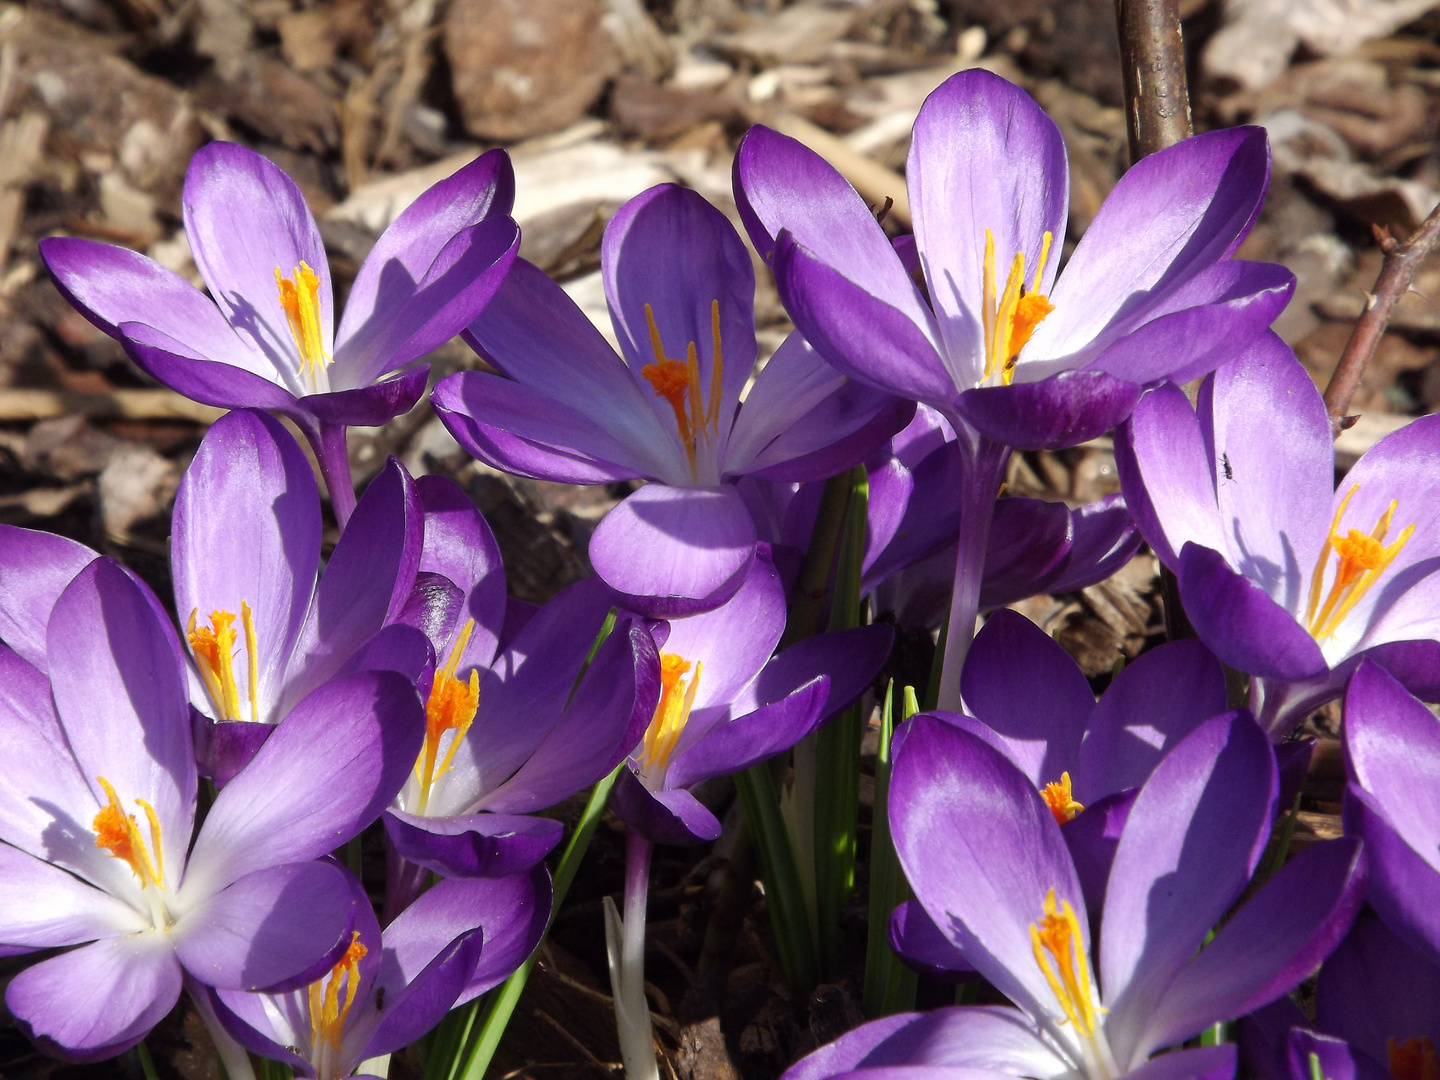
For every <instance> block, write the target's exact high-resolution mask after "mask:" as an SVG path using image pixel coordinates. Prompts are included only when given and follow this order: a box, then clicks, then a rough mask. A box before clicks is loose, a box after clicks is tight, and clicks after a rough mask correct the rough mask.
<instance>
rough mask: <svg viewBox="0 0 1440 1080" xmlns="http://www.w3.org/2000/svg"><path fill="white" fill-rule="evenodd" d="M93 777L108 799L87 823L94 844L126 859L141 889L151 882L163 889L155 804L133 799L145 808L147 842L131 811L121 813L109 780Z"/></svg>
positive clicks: (161, 860) (161, 854)
mask: <svg viewBox="0 0 1440 1080" xmlns="http://www.w3.org/2000/svg"><path fill="white" fill-rule="evenodd" d="M95 779H96V780H98V781H99V783H100V787H101V788H102V789H103V790H104V792H105V796H106V798H107V799H108V800H109V801H108V802H107V803H106V804H105V805H104V806H102V807H100V812H99V813H98V814H96V815H95V820H94V821H92V822H91V823H90V828H92V829H93V830H95V846H96V847H97V848H99V849H100V850H102V851H105V852H108V853H109V854H110V856H111V857H112V858H116V859H119V860H120V861H121V862H123V863H126V864H127V865H128V866H129V867H130V870H131V871H132V872H133V873H134V875H135V876H136V877H137V878H139V879H140V887H141V888H142V889H147V888H149V887H150V886H151V885H154V886H155V888H157V889H163V888H164V887H165V854H164V852H163V851H162V850H161V848H160V819H159V818H157V817H156V816H155V808H154V807H152V806H151V805H150V804H149V803H148V802H146V801H145V800H144V799H136V800H135V805H136V806H138V807H140V809H142V810H144V811H145V818H146V821H147V823H148V824H149V826H150V843H149V845H148V846H147V845H146V843H145V837H144V836H142V835H141V833H140V826H139V825H137V824H136V822H135V815H134V814H127V813H125V809H124V807H123V806H122V805H121V804H120V796H118V795H116V794H115V789H114V788H113V787H111V786H110V781H108V780H106V779H105V778H104V777H103V776H97V777H96V778H95Z"/></svg>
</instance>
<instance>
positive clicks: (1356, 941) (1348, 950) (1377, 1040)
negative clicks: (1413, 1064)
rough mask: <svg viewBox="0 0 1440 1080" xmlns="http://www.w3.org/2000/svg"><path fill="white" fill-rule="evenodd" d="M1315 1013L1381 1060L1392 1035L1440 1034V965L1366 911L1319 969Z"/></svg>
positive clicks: (1328, 1028) (1436, 1036)
mask: <svg viewBox="0 0 1440 1080" xmlns="http://www.w3.org/2000/svg"><path fill="white" fill-rule="evenodd" d="M1315 1018H1316V1021H1317V1022H1318V1023H1319V1025H1320V1027H1321V1028H1323V1029H1324V1030H1325V1031H1328V1032H1331V1033H1333V1034H1335V1035H1339V1036H1340V1037H1341V1038H1343V1039H1345V1040H1346V1041H1348V1042H1349V1043H1351V1044H1352V1045H1353V1046H1355V1047H1357V1048H1358V1049H1360V1050H1362V1051H1364V1052H1365V1053H1366V1054H1368V1055H1370V1056H1371V1057H1372V1058H1374V1059H1375V1060H1376V1061H1385V1060H1386V1058H1387V1056H1388V1055H1387V1053H1386V1051H1387V1044H1388V1043H1389V1041H1390V1040H1391V1039H1395V1040H1397V1041H1402V1042H1403V1041H1405V1040H1407V1039H1419V1038H1429V1039H1430V1040H1432V1041H1434V1040H1437V1039H1440V967H1436V966H1435V965H1433V964H1431V963H1427V962H1426V959H1425V956H1424V954H1423V953H1417V952H1416V951H1415V950H1414V949H1413V948H1411V947H1410V946H1409V945H1408V944H1407V943H1406V942H1405V941H1404V940H1403V939H1401V938H1400V937H1398V936H1396V935H1395V934H1394V933H1393V932H1391V930H1390V929H1389V927H1387V926H1386V925H1385V923H1383V922H1381V921H1380V920H1379V919H1377V918H1375V917H1374V916H1373V915H1370V914H1368V913H1367V914H1363V915H1361V916H1360V918H1359V919H1358V920H1357V921H1356V923H1355V926H1354V928H1353V929H1352V930H1351V931H1350V933H1349V935H1348V936H1347V937H1346V938H1345V940H1344V941H1342V942H1341V943H1340V946H1339V948H1337V949H1336V950H1335V951H1334V952H1333V953H1332V954H1331V955H1330V958H1329V959H1328V960H1326V961H1325V966H1324V967H1322V968H1321V969H1320V981H1319V985H1318V986H1317V987H1316V992H1315Z"/></svg>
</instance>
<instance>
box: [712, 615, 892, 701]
mask: <svg viewBox="0 0 1440 1080" xmlns="http://www.w3.org/2000/svg"><path fill="white" fill-rule="evenodd" d="M894 642H895V633H894V631H893V630H892V629H891V628H890V627H888V626H881V625H871V626H860V627H856V628H855V629H853V630H836V631H832V632H831V633H828V634H817V635H815V636H814V637H812V638H805V639H804V640H803V641H797V642H796V643H795V644H794V645H791V646H790V647H789V648H788V649H785V650H784V651H783V652H781V653H780V655H778V656H776V657H775V658H774V659H773V660H771V661H770V662H769V663H768V664H766V665H765V667H764V668H763V669H762V670H761V672H760V675H759V677H758V678H757V679H756V680H755V681H754V682H753V683H751V684H750V685H749V686H747V687H746V688H745V691H744V692H743V693H742V694H741V695H740V696H739V697H737V698H736V699H735V705H734V709H733V710H732V712H733V713H736V714H738V713H744V712H746V711H747V710H751V709H757V708H760V707H762V706H765V705H769V704H771V703H772V702H776V701H779V700H780V699H781V698H783V697H785V696H787V695H788V694H790V692H791V691H793V690H796V689H798V688H799V687H800V686H803V685H804V684H805V683H808V682H809V681H810V680H811V679H813V678H815V676H817V675H825V676H827V677H828V678H829V680H830V693H829V696H828V697H827V698H826V699H825V711H824V713H823V714H822V715H823V716H825V717H830V716H834V715H835V714H836V713H837V712H839V711H840V710H841V709H843V708H845V707H846V706H847V705H849V704H850V703H851V702H852V701H854V700H855V699H856V698H858V697H859V696H860V695H861V694H863V693H864V692H865V691H866V690H867V689H869V687H870V685H871V684H872V683H873V682H874V681H875V678H876V676H878V675H879V674H880V669H881V668H882V667H883V666H884V664H885V661H886V660H888V659H890V649H891V646H892V645H893V644H894Z"/></svg>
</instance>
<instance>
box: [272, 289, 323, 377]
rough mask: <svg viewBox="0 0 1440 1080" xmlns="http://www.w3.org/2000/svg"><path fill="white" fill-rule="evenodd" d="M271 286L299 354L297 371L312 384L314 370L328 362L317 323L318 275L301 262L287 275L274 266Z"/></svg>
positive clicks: (318, 323) (318, 303)
mask: <svg viewBox="0 0 1440 1080" xmlns="http://www.w3.org/2000/svg"><path fill="white" fill-rule="evenodd" d="M275 285H276V287H277V288H278V289H279V290H280V306H281V307H282V308H284V309H285V321H286V322H288V323H289V324H290V336H291V337H292V338H293V339H294V341H295V348H296V351H298V352H299V353H300V371H301V373H302V374H304V375H308V376H309V377H310V384H311V385H312V386H313V385H314V384H315V372H316V370H317V369H323V368H324V367H325V365H326V364H328V363H329V362H330V354H329V353H327V352H326V351H325V333H324V330H323V329H322V327H321V323H320V276H319V275H318V274H316V273H315V271H314V270H312V269H310V267H309V265H308V264H307V263H304V262H302V263H301V264H300V265H299V266H297V267H295V269H294V270H293V271H291V274H290V276H289V277H286V276H285V275H283V274H282V273H280V267H278V266H277V267H275Z"/></svg>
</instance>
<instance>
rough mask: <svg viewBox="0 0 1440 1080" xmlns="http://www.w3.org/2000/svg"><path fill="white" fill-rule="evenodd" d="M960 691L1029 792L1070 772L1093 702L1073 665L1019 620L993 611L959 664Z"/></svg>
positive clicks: (1044, 637)
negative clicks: (1022, 776)
mask: <svg viewBox="0 0 1440 1080" xmlns="http://www.w3.org/2000/svg"><path fill="white" fill-rule="evenodd" d="M960 693H961V696H962V697H963V698H964V699H965V703H966V706H967V707H968V708H969V710H970V712H971V714H972V715H973V716H975V717H976V718H977V719H979V720H980V721H981V722H982V723H984V724H985V725H986V726H987V727H989V728H990V729H991V730H992V731H994V732H995V733H996V734H998V735H999V736H1000V738H1001V739H1002V740H1003V742H1004V744H1005V746H1006V747H1007V756H1009V757H1010V759H1011V760H1012V761H1014V762H1016V764H1017V765H1019V767H1020V770H1021V771H1022V772H1023V773H1024V774H1025V775H1026V776H1027V777H1028V778H1029V780H1030V783H1032V784H1034V785H1035V786H1036V787H1044V786H1045V785H1046V784H1048V783H1051V782H1053V781H1058V780H1059V779H1060V774H1061V773H1062V772H1066V771H1070V772H1075V771H1077V768H1078V764H1079V761H1080V740H1081V739H1082V738H1083V736H1084V734H1085V728H1086V725H1087V724H1089V722H1090V715H1091V713H1093V712H1094V711H1095V697H1094V695H1093V694H1092V693H1091V690H1090V683H1089V682H1088V681H1087V680H1086V678H1085V674H1084V672H1082V671H1081V670H1080V666H1079V665H1078V664H1076V663H1075V661H1074V660H1072V659H1070V656H1069V654H1068V653H1066V652H1065V650H1064V649H1063V648H1061V647H1060V646H1059V645H1058V644H1057V643H1056V642H1055V640H1054V639H1053V638H1051V637H1050V635H1049V634H1047V633H1045V631H1043V630H1041V629H1040V628H1039V627H1038V626H1036V625H1035V624H1034V623H1032V622H1031V621H1030V620H1029V619H1027V618H1025V616H1023V615H1020V614H1017V613H1016V612H1013V611H997V612H995V614H994V615H992V616H990V619H989V621H987V622H986V623H985V626H984V628H983V629H982V630H981V631H980V633H978V634H976V635H975V641H974V644H972V645H971V646H970V652H969V654H968V655H967V656H966V658H965V667H964V669H963V670H962V672H961V674H960Z"/></svg>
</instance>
